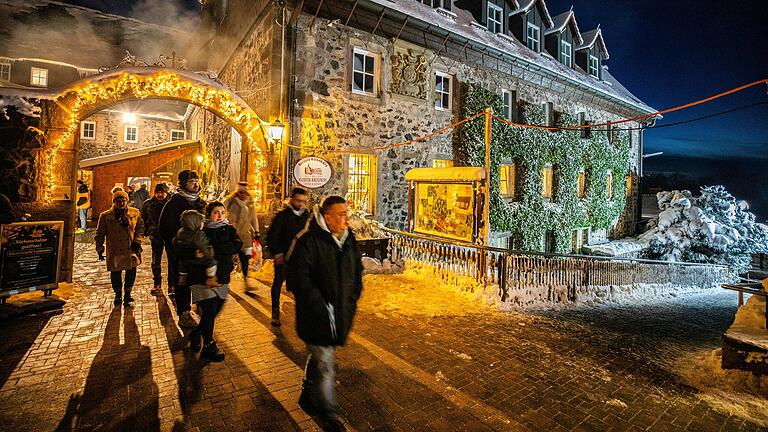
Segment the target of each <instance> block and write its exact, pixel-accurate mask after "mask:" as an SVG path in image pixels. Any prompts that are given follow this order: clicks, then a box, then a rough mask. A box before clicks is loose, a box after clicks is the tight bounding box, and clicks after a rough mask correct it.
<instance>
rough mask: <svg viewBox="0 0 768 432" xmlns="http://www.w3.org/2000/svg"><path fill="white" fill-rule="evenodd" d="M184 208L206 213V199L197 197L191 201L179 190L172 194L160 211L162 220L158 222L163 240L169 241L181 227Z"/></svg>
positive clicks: (158, 228) (159, 232)
mask: <svg viewBox="0 0 768 432" xmlns="http://www.w3.org/2000/svg"><path fill="white" fill-rule="evenodd" d="M184 210H197V211H199V212H200V213H204V212H205V201H204V200H203V199H202V198H197V200H196V201H194V202H190V201H189V200H188V199H186V198H185V197H184V196H183V195H182V194H180V193H178V192H177V193H175V194H173V195H171V197H170V198H169V199H168V201H167V202H166V203H165V205H164V206H163V210H162V212H160V220H159V221H158V223H157V231H158V234H160V237H161V238H162V239H163V240H165V241H167V242H170V241H171V240H173V237H174V236H175V235H176V232H178V231H179V228H181V222H180V221H179V219H180V218H181V214H182V213H184Z"/></svg>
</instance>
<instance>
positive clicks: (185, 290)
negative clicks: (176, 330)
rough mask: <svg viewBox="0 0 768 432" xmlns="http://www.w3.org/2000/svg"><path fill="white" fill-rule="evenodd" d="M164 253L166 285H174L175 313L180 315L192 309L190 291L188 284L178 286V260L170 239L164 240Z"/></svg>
mask: <svg viewBox="0 0 768 432" xmlns="http://www.w3.org/2000/svg"><path fill="white" fill-rule="evenodd" d="M165 254H166V256H167V257H168V286H169V287H175V293H176V296H175V303H176V314H177V315H179V316H181V314H183V313H184V312H187V311H189V310H190V309H192V292H191V291H190V290H189V287H188V286H179V283H178V282H179V269H178V261H177V260H176V254H175V253H174V251H173V242H171V240H165Z"/></svg>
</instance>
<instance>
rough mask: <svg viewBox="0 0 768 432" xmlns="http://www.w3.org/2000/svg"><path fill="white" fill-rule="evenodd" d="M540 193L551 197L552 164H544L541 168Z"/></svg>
mask: <svg viewBox="0 0 768 432" xmlns="http://www.w3.org/2000/svg"><path fill="white" fill-rule="evenodd" d="M541 186H542V187H541V195H542V196H543V197H544V198H546V199H548V200H551V199H552V165H551V164H549V165H545V166H544V168H542V169H541Z"/></svg>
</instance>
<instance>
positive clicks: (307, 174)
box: [293, 156, 331, 188]
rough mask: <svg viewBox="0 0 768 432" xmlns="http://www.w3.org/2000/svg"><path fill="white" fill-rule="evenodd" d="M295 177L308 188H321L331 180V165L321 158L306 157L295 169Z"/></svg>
mask: <svg viewBox="0 0 768 432" xmlns="http://www.w3.org/2000/svg"><path fill="white" fill-rule="evenodd" d="M293 177H294V178H295V179H296V181H297V182H299V184H300V185H302V186H304V187H306V188H319V187H321V186H324V185H325V184H326V183H328V181H329V180H330V179H331V165H330V164H329V163H328V162H327V161H326V160H325V159H320V158H319V157H314V156H312V157H306V158H304V159H301V160H299V161H298V162H297V163H296V166H294V167H293Z"/></svg>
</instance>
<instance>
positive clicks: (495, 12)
mask: <svg viewBox="0 0 768 432" xmlns="http://www.w3.org/2000/svg"><path fill="white" fill-rule="evenodd" d="M487 12H488V23H487V28H488V31H490V32H491V33H503V32H504V26H503V24H502V23H503V21H502V16H503V15H504V9H503V8H502V7H501V6H498V5H495V4H493V3H491V2H488V11H487Z"/></svg>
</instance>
